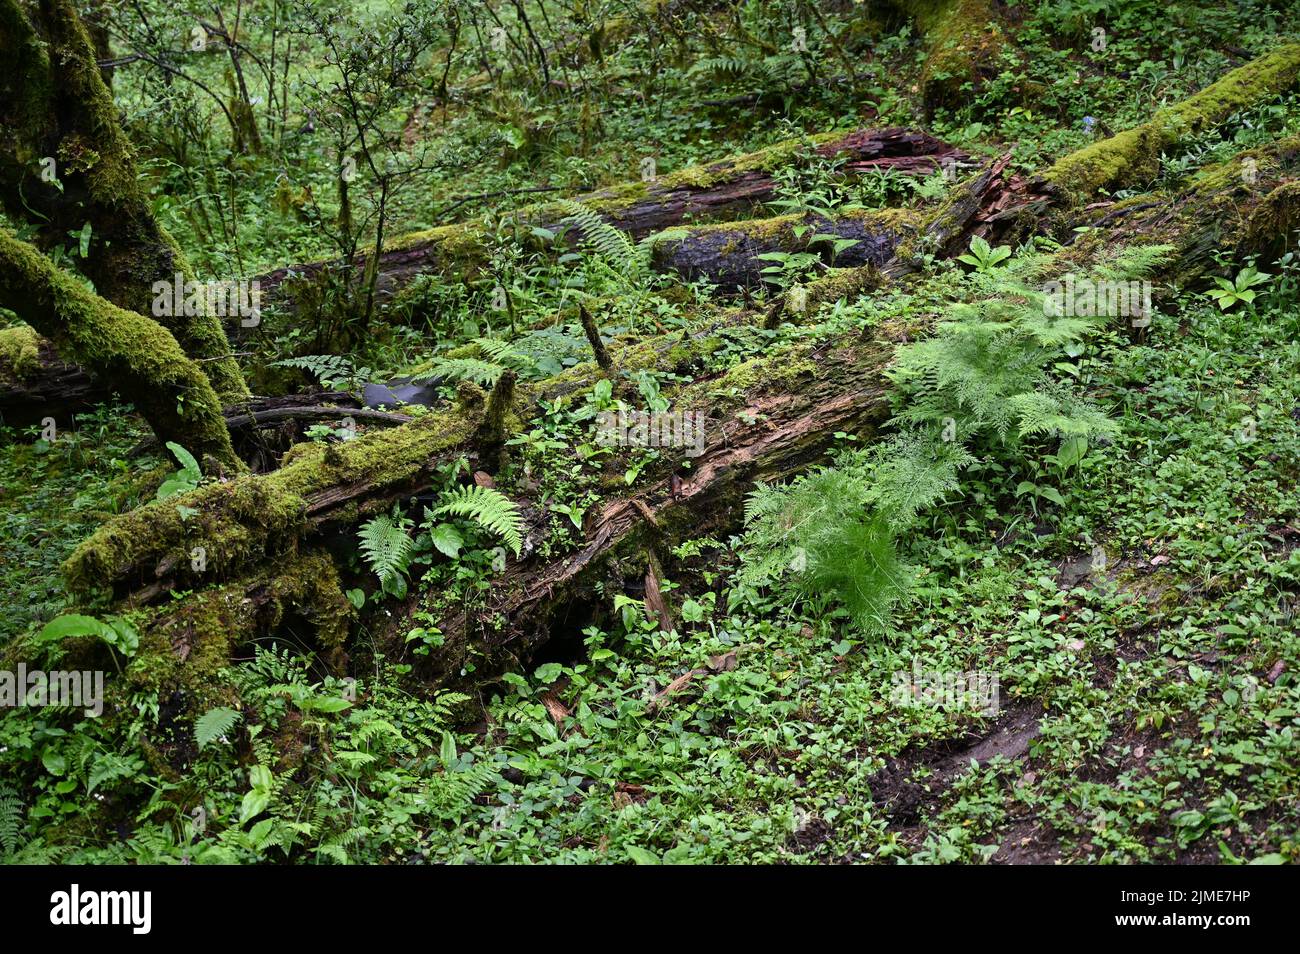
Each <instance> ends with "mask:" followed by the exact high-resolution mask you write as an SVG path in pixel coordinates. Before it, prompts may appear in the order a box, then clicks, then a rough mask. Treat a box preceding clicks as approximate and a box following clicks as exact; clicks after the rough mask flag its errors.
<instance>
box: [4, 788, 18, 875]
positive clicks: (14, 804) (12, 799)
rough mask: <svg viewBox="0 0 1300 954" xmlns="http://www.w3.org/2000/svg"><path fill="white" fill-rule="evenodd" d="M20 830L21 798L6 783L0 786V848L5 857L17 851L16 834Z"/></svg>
mask: <svg viewBox="0 0 1300 954" xmlns="http://www.w3.org/2000/svg"><path fill="white" fill-rule="evenodd" d="M22 830H23V803H22V800H21V799H19V797H18V793H17V792H16V791H15V790H14V789H12V788H11V787H9V786H8V785H4V786H0V849H3V850H4V854H5V857H9V856H10V855H13V854H15V853H16V852H17V851H18V841H19V838H18V836H19V834H20V833H21V832H22Z"/></svg>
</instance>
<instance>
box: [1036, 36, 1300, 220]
mask: <svg viewBox="0 0 1300 954" xmlns="http://www.w3.org/2000/svg"><path fill="white" fill-rule="evenodd" d="M1298 78H1300V43H1290V44H1287V45H1285V46H1281V47H1279V48H1278V49H1276V50H1274V51H1272V52H1271V53H1268V54H1266V55H1264V56H1261V57H1259V58H1257V59H1255V60H1252V61H1251V62H1249V63H1247V64H1245V65H1244V66H1241V67H1238V68H1237V69H1235V70H1233V71H1232V72H1230V73H1228V74H1227V75H1226V76H1223V77H1222V78H1220V79H1219V80H1217V81H1216V82H1214V83H1212V84H1211V85H1209V86H1207V87H1206V88H1205V89H1203V90H1201V91H1200V92H1199V93H1196V94H1195V95H1193V96H1190V97H1188V98H1187V99H1185V100H1182V101H1181V102H1179V103H1177V104H1176V105H1173V106H1166V107H1165V108H1164V109H1161V110H1158V111H1157V112H1156V114H1155V115H1154V116H1152V117H1151V119H1150V120H1148V121H1147V122H1145V123H1143V124H1142V125H1140V126H1134V127H1133V128H1132V129H1126V130H1124V131H1123V132H1121V133H1119V134H1117V135H1114V136H1111V137H1109V138H1107V139H1103V140H1100V141H1098V142H1095V143H1093V144H1092V145H1090V146H1087V147H1085V148H1083V149H1080V150H1079V151H1077V152H1074V153H1071V154H1070V155H1068V156H1066V157H1065V158H1063V159H1061V160H1060V161H1058V162H1057V163H1056V164H1054V165H1053V166H1052V167H1051V168H1050V169H1048V170H1047V171H1046V172H1045V173H1043V178H1044V180H1046V182H1048V183H1050V184H1052V185H1053V186H1055V187H1056V188H1058V189H1059V190H1061V192H1062V193H1063V194H1064V196H1065V197H1066V198H1067V199H1068V200H1069V201H1070V202H1073V203H1076V204H1082V203H1084V202H1087V201H1090V200H1092V199H1093V198H1095V197H1096V196H1097V194H1098V193H1099V192H1107V193H1110V192H1115V191H1117V190H1119V189H1123V188H1129V187H1132V186H1135V185H1141V184H1143V183H1146V182H1150V181H1152V180H1153V179H1155V177H1156V176H1157V175H1158V174H1159V172H1160V158H1161V155H1162V154H1164V153H1167V152H1169V151H1170V150H1171V149H1173V148H1174V147H1175V146H1177V145H1178V144H1179V143H1180V142H1185V141H1186V140H1188V139H1190V138H1191V137H1193V136H1195V135H1197V134H1198V133H1202V132H1204V131H1205V130H1206V129H1209V128H1211V127H1213V126H1215V125H1218V124H1219V123H1221V122H1223V121H1224V120H1226V119H1228V118H1229V117H1230V116H1232V115H1233V114H1234V113H1237V112H1240V111H1241V110H1243V109H1249V108H1250V107H1252V106H1256V105H1259V104H1262V103H1265V102H1267V101H1268V100H1269V99H1271V98H1272V97H1274V96H1277V95H1279V94H1281V93H1285V92H1287V91H1290V90H1292V89H1294V88H1295V86H1296V83H1297V79H1298Z"/></svg>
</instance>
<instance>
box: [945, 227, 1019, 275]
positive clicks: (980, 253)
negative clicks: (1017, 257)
mask: <svg viewBox="0 0 1300 954" xmlns="http://www.w3.org/2000/svg"><path fill="white" fill-rule="evenodd" d="M1010 257H1011V249H1009V248H1007V247H1006V246H1005V245H1001V246H999V247H997V248H993V247H992V246H990V245H989V243H988V242H987V241H986V240H985V239H983V238H981V237H980V236H978V235H976V236H975V237H974V238H972V239H971V240H970V251H969V252H968V253H966V254H964V255H958V256H957V261H959V262H965V263H966V264H967V265H972V266H974V268H975V271H977V272H991V271H993V269H995V268H997V267H998V265H1000V264H1001V263H1002V262H1004V261H1006V260H1007V259H1008V258H1010Z"/></svg>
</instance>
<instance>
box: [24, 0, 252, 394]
mask: <svg viewBox="0 0 1300 954" xmlns="http://www.w3.org/2000/svg"><path fill="white" fill-rule="evenodd" d="M34 16H37V17H38V22H39V24H40V26H41V29H42V31H43V34H42V35H38V33H37V31H36V29H35V28H34V27H33V25H32V22H30V21H29V20H28V18H27V16H26V14H25V13H24V10H23V9H22V7H21V5H20V4H19V3H18V2H17V0H0V48H2V49H5V50H6V51H8V50H10V49H14V50H16V51H18V60H19V63H20V64H21V65H20V68H19V69H18V70H17V71H16V72H11V73H10V77H12V78H10V79H8V80H6V85H5V88H4V89H3V90H0V102H3V103H5V105H6V106H8V103H10V102H18V103H21V104H23V105H22V106H20V107H18V109H19V117H20V118H19V121H18V122H17V123H14V124H13V126H12V128H9V129H6V130H5V131H4V133H0V135H3V140H2V141H3V145H4V146H5V147H6V148H5V149H4V150H3V151H4V152H7V153H8V152H11V153H12V154H14V155H15V156H17V157H18V160H19V164H20V165H28V164H32V163H35V162H37V161H39V159H40V158H41V157H43V156H46V155H49V156H53V157H54V158H55V159H56V160H57V162H58V171H59V176H60V179H61V181H62V182H63V186H64V187H63V189H61V190H59V192H58V193H57V194H56V193H55V192H54V190H52V189H49V188H48V187H47V188H45V189H36V190H33V191H31V194H30V195H29V194H22V193H18V192H16V191H14V187H15V184H16V183H18V182H21V181H23V180H24V178H25V177H24V176H23V175H21V174H20V175H13V176H0V184H2V183H4V182H8V183H10V186H8V187H5V186H3V185H0V189H2V190H4V199H5V203H6V205H7V206H8V207H10V208H11V209H18V210H22V213H23V214H26V213H27V212H28V211H29V210H30V209H32V207H33V205H34V206H35V209H36V211H38V212H40V213H41V217H42V219H43V221H44V225H43V230H44V231H45V233H46V237H47V238H48V239H51V240H53V241H55V242H60V243H61V242H63V241H65V240H66V236H65V234H64V230H65V229H67V228H68V227H69V226H70V225H71V224H73V223H74V222H75V223H76V225H78V226H79V225H80V224H81V223H84V222H90V223H91V224H92V226H93V233H92V243H93V244H92V248H93V251H94V254H92V255H91V256H90V257H89V258H87V259H86V260H85V261H84V262H83V263H82V268H83V269H84V271H85V272H86V274H87V275H88V276H89V277H90V278H91V280H92V281H93V282H94V283H95V288H96V290H97V291H98V293H99V294H100V295H102V296H103V297H104V298H105V299H107V300H108V301H111V302H113V303H114V304H115V305H117V306H118V307H120V308H123V309H126V310H128V311H133V312H136V313H138V314H140V315H145V316H148V315H150V314H151V305H152V303H153V292H152V288H153V283H154V282H156V281H168V282H171V281H172V280H173V279H174V276H175V274H176V273H177V272H180V273H181V274H182V276H183V278H185V279H186V280H188V279H190V278H192V275H191V273H190V271H189V267H188V265H187V264H186V262H185V259H184V256H183V255H182V254H181V253H180V250H179V248H178V247H177V245H176V243H175V241H174V240H173V239H172V238H171V236H169V235H168V234H167V233H166V231H165V230H163V229H162V228H161V227H160V226H159V225H158V223H157V220H156V219H155V218H154V215H153V209H152V202H151V199H150V197H149V196H148V195H147V194H146V192H145V189H144V187H143V184H142V182H141V180H140V177H139V176H138V175H137V171H136V166H135V158H134V155H133V153H132V150H131V146H130V143H129V141H128V140H127V138H126V136H125V135H124V134H123V132H122V130H121V127H120V125H119V123H118V107H117V104H116V103H114V101H113V96H112V94H111V93H110V92H109V90H108V87H107V86H105V85H104V81H103V77H102V76H101V74H100V70H99V66H98V64H97V62H96V60H95V55H94V48H93V46H92V44H91V42H90V38H89V36H88V35H87V33H86V30H85V27H84V26H83V25H82V23H81V20H80V18H79V17H78V15H77V12H76V10H75V8H74V6H73V4H72V3H71V2H69V0H50V2H48V3H42V4H41V5H40V7H39V12H38V13H36V14H34ZM27 171H30V170H27ZM67 208H73V209H75V210H76V211H75V212H74V213H72V215H73V218H72V219H69V218H68V215H69V213H67V212H66V211H65V210H66V209H67ZM23 317H24V319H26V316H25V315H24V316H23ZM162 322H163V323H164V324H165V325H166V327H167V328H168V329H169V330H170V331H171V332H172V334H173V335H174V337H175V339H176V341H178V342H179V343H180V346H181V348H182V349H183V350H184V352H185V353H186V354H188V355H190V356H192V357H194V358H201V359H204V364H203V365H202V366H201V367H200V369H199V370H200V372H201V373H202V374H203V375H204V376H205V377H206V378H207V379H208V380H209V381H210V383H211V385H212V387H213V389H214V390H215V391H216V393H217V395H218V396H219V397H221V398H222V399H223V400H233V399H238V398H241V397H246V396H247V395H248V388H247V386H246V385H245V383H244V379H243V375H242V374H241V372H240V370H239V365H238V363H237V362H236V361H235V360H234V358H233V357H232V356H231V353H230V345H229V342H228V341H227V339H226V335H225V331H224V330H223V329H222V326H221V321H220V319H219V318H218V317H216V316H214V315H208V314H206V313H202V314H199V315H185V314H184V313H183V312H182V314H179V315H176V316H174V317H166V318H163V319H162Z"/></svg>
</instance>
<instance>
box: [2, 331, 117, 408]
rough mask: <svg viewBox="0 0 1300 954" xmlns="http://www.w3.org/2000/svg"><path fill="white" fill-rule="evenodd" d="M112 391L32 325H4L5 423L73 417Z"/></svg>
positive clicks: (3, 399) (3, 390) (3, 398)
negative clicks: (67, 358)
mask: <svg viewBox="0 0 1300 954" xmlns="http://www.w3.org/2000/svg"><path fill="white" fill-rule="evenodd" d="M107 397H108V391H107V389H106V388H104V387H103V386H102V384H101V383H100V382H99V381H98V380H97V379H96V378H93V377H91V376H90V375H89V374H87V373H86V372H85V371H84V370H82V369H81V368H80V367H78V366H77V365H75V364H69V363H68V362H66V361H64V360H63V359H62V358H60V357H59V356H58V355H57V354H56V353H55V351H54V347H53V346H52V345H51V344H50V343H49V341H47V340H46V339H44V338H42V337H40V336H39V335H38V334H36V332H35V331H34V330H32V329H31V328H29V327H28V326H27V325H19V326H17V327H14V328H5V329H3V330H0V423H4V424H8V425H10V426H11V427H14V426H21V425H25V424H34V423H36V422H38V421H40V420H42V419H43V418H46V417H53V418H54V419H55V420H65V421H66V420H68V419H69V418H70V416H71V415H72V413H73V412H75V411H80V410H82V409H84V408H86V407H87V406H89V405H90V404H93V403H95V402H96V401H102V400H104V399H105V398H107Z"/></svg>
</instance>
